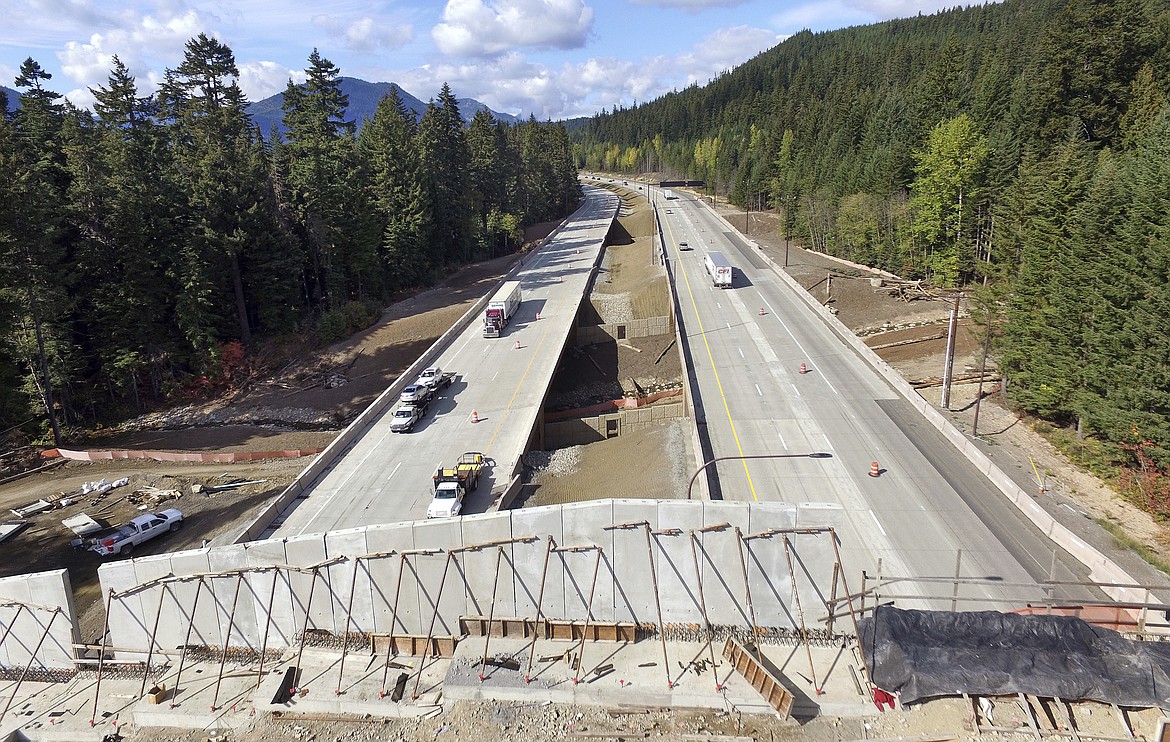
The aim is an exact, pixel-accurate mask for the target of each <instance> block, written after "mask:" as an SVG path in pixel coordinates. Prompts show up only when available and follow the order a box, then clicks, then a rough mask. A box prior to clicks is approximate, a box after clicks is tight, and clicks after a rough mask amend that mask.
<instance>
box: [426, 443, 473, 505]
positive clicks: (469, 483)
mask: <svg viewBox="0 0 1170 742" xmlns="http://www.w3.org/2000/svg"><path fill="white" fill-rule="evenodd" d="M486 460H487V459H486V457H485V456H484V455H483V454H482V453H479V452H476V451H469V452H468V453H465V454H463V455H462V456H460V457H459V462H458V463H456V464H455V466H453V467H451V468H443V467H439V469H438V470H436V471H435V476H434V477H432V479H434V483H435V498H434V499H433V500H431V504H430V505H429V506H428V507H427V517H428V518H451V517H454V516H456V515H459V513H460V512H461V511H462V510H463V498H464V497H466V496H467V493H469V492H474V491H475V488H476V487H477V486H478V485H479V475H480V472H482V471H483V467H484V464H485V462H486Z"/></svg>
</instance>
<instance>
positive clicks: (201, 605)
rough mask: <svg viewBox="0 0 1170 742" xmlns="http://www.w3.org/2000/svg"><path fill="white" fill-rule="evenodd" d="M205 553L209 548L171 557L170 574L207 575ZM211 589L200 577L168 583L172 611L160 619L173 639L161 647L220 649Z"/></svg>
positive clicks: (179, 553) (207, 567)
mask: <svg viewBox="0 0 1170 742" xmlns="http://www.w3.org/2000/svg"><path fill="white" fill-rule="evenodd" d="M208 551H209V549H195V550H192V551H180V552H176V553H174V554H171V571H172V572H173V573H174V574H175V575H204V574H206V573H208V572H210V571H211V560H210V559H209V558H208ZM211 588H212V586H211V585H210V584H208V581H207V579H206V578H202V577H200V578H195V579H190V580H176V581H173V582H171V593H172V594H173V595H174V598H175V602H174V605H175V611H174V613H173V614H170V615H167V616H164V618H163V620H164V621H167V620H170V621H171V623H172V625H171V626H169V627H168V628H169V633H170V634H171V635H172V636H173V637H175V639H174V644H170V645H167V644H163V645H162V646H163V648H165V649H175V648H176V647H179V646H182V645H183V644H203V645H206V646H209V647H218V646H220V643H221V642H222V641H223V633H222V628H221V627H220V625H219V612H218V610H217V608H216V605H215V599H214V597H213V596H212V595H211V593H210V589H211ZM111 618H112V617H111ZM188 627H190V634H189V636H190V638H189V639H188ZM159 633H160V635H161V634H162V633H163V631H162V629H159ZM168 640H171V636H168ZM160 643H161V642H160Z"/></svg>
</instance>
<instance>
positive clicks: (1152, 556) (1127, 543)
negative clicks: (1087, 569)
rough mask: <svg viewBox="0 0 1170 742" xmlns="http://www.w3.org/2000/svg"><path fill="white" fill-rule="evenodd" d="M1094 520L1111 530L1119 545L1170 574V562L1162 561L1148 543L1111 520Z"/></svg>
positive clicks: (1164, 572)
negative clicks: (1139, 539)
mask: <svg viewBox="0 0 1170 742" xmlns="http://www.w3.org/2000/svg"><path fill="white" fill-rule="evenodd" d="M1094 520H1095V521H1096V523H1097V525H1099V526H1101V527H1102V528H1104V529H1105V530H1106V531H1108V532H1109V535H1111V536H1113V539H1114V540H1115V541H1116V542H1117V545H1118V546H1120V547H1121V548H1123V549H1130V550H1131V551H1133V552H1135V553H1137V555H1138V556H1140V557H1141V558H1142V559H1143V560H1145V562H1146V563H1147V564H1149V565H1150V566H1151V567H1154V568H1155V569H1157V570H1158V571H1160V572H1162V573H1163V574H1166V575H1170V564H1167V563H1166V562H1164V561H1162V560H1161V559H1160V558H1159V557H1158V555H1157V554H1156V553H1154V550H1153V549H1151V548H1150V547H1149V546H1148V545H1146V544H1144V543H1142V542H1141V541H1138V540H1137V539H1136V538H1134V537H1133V536H1130V535H1129V534H1128V533H1126V532H1125V531H1124V530H1123V529H1122V527H1121V526H1119V525H1117V524H1116V523H1114V522H1113V521H1111V520H1106V519H1104V518H1095V519H1094Z"/></svg>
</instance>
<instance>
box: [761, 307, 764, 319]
mask: <svg viewBox="0 0 1170 742" xmlns="http://www.w3.org/2000/svg"><path fill="white" fill-rule="evenodd" d="M760 316H761V317H763V316H764V308H763V307H760Z"/></svg>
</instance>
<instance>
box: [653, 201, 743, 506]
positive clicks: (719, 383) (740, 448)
mask: <svg viewBox="0 0 1170 742" xmlns="http://www.w3.org/2000/svg"><path fill="white" fill-rule="evenodd" d="M666 229H667V231H668V232H670V241H671V246H672V247H673V248H674V251H675V253H676V254H678V256H679V261H678V267H679V272H680V273H681V274H682V277H683V282H685V283H686V285H687V295H688V296H690V298H691V308H692V309H694V310H695V322H697V323H698V325H699V336H700V337H702V338H703V347H704V348H706V349H707V360H709V361H710V362H711V373H713V374H714V375H715V386H716V387H718V388H719V398H720V399H721V400H722V401H723V411H724V412H725V413H727V424H728V425H730V426H731V437H732V438H733V439H735V450H736V451H738V452H739V455H740V456H743V446H741V445H740V443H739V433H737V432H736V430H735V421H734V420H732V419H731V408H730V407H728V406H727V395H726V394H724V393H723V382H722V381H720V380H719V369H717V368H715V356H714V354H712V353H711V344H710V343H708V342H707V331H706V330H704V329H703V320H702V319H701V318H700V317H699V306H698V304H696V303H695V292H694V290H693V289H692V288H691V279H690V278H689V277H688V276H687V272H686V269H685V268H683V264H682V255H681V254H680V253H679V251H678V241H677V240H675V239H674V230H672V229H671V228H670V222H668V221H667V222H666ZM740 463H742V464H743V473H744V474H745V475H746V476H747V482H748V490H749V491H750V492H751V493H752V499H753V500H755V501H756V502H759V501H760V498H758V497H756V486H755V484H753V483H752V473H751V472H750V471H748V462H747V459H740Z"/></svg>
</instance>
